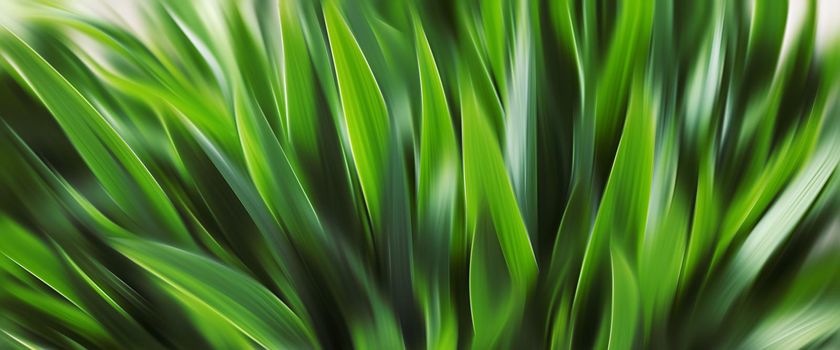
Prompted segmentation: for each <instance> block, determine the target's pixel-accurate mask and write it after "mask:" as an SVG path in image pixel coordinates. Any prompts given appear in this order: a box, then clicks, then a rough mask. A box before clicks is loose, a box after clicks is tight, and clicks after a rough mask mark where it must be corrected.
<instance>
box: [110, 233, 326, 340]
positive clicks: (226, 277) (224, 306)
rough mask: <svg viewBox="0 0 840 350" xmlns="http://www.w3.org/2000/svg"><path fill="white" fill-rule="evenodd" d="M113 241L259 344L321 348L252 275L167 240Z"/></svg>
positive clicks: (306, 330)
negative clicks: (232, 268)
mask: <svg viewBox="0 0 840 350" xmlns="http://www.w3.org/2000/svg"><path fill="white" fill-rule="evenodd" d="M112 243H113V244H114V246H115V247H116V248H117V249H118V250H119V251H120V252H122V253H123V254H125V255H126V256H127V257H128V258H130V259H131V260H133V261H134V262H136V263H137V264H139V265H140V266H142V267H143V268H144V269H146V270H147V271H149V273H151V274H153V275H154V276H156V277H157V278H159V279H160V281H161V282H162V283H165V284H166V285H169V286H171V287H172V288H174V289H175V290H177V291H178V292H181V293H184V295H186V296H189V297H190V298H192V299H194V300H196V301H200V302H202V303H204V304H205V305H206V306H207V307H210V308H212V309H213V311H215V312H217V313H218V314H219V315H221V316H222V317H224V318H225V319H226V320H227V321H228V322H230V323H231V324H232V325H234V326H235V327H236V328H238V329H239V330H240V331H242V332H243V333H245V334H246V335H247V336H248V337H250V338H251V339H253V340H254V341H256V342H257V343H259V344H260V345H261V346H264V347H267V348H282V347H286V346H293V347H297V348H317V347H318V345H317V341H316V340H315V339H314V337H313V334H312V331H311V329H310V328H309V326H307V325H306V324H305V323H304V322H303V321H302V320H301V319H300V318H299V317H298V316H297V315H295V314H294V313H292V311H291V310H290V309H289V308H288V307H287V306H286V305H284V304H283V303H282V302H281V301H280V300H279V299H277V297H275V296H274V295H272V294H271V293H270V292H269V291H268V290H267V289H265V288H264V287H262V286H261V285H260V284H258V283H257V282H255V281H253V280H251V279H250V278H248V277H246V276H244V275H242V274H240V273H238V272H236V271H234V270H231V269H230V268H228V267H226V266H224V265H221V264H219V263H217V262H214V261H212V260H210V259H207V258H205V257H202V256H199V255H196V254H194V253H190V252H187V251H184V250H181V249H178V248H175V247H171V246H167V245H164V244H158V243H148V242H143V241H139V240H128V239H115V240H113V241H112Z"/></svg>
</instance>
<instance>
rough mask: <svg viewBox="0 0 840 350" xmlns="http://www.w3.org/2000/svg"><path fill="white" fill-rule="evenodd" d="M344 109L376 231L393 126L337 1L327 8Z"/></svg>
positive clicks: (354, 156) (355, 159) (327, 21)
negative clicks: (389, 139)
mask: <svg viewBox="0 0 840 350" xmlns="http://www.w3.org/2000/svg"><path fill="white" fill-rule="evenodd" d="M324 18H325V21H326V25H327V32H328V33H329V38H330V48H331V49H332V56H333V62H334V64H335V74H336V79H337V80H338V89H339V92H340V94H341V106H342V109H343V112H344V119H345V120H346V121H347V130H348V132H349V134H350V144H351V146H352V153H353V159H354V161H355V162H356V171H358V173H359V180H360V182H361V184H362V190H363V191H364V196H365V203H367V206H368V210H369V213H370V217H371V220H372V221H373V225H374V227H375V228H378V227H379V225H382V222H381V220H382V200H383V198H382V196H383V195H384V194H383V193H382V186H383V185H384V184H385V174H386V171H387V168H388V166H387V162H388V144H389V143H388V136H389V131H390V126H389V125H390V123H389V121H388V110H387V108H386V107H385V100H384V99H383V97H382V93H381V92H380V91H379V86H378V85H377V84H376V79H375V78H374V76H373V72H372V71H371V69H370V66H369V65H368V63H367V60H366V59H365V56H364V54H363V53H362V50H361V48H360V47H359V44H358V43H357V42H356V38H355V37H353V33H352V32H351V31H350V27H349V26H348V25H347V22H346V21H345V20H344V17H343V16H342V14H341V11H340V10H339V7H338V5H337V4H336V1H335V0H329V1H327V3H326V4H325V5H324Z"/></svg>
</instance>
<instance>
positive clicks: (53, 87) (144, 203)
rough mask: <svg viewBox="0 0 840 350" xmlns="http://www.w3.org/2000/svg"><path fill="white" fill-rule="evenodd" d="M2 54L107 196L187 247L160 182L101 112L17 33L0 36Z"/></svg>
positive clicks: (152, 231)
mask: <svg viewBox="0 0 840 350" xmlns="http://www.w3.org/2000/svg"><path fill="white" fill-rule="evenodd" d="M3 57H4V59H5V60H6V61H7V62H8V64H9V65H10V66H12V67H13V68H14V69H15V71H16V72H17V74H19V76H20V78H21V79H22V81H23V82H25V83H26V84H27V85H28V86H29V87H30V88H31V89H32V91H33V92H34V93H35V94H36V95H37V96H38V98H39V99H40V100H41V102H42V103H44V105H45V106H46V107H47V108H48V109H49V110H50V111H51V112H52V113H53V116H54V117H55V119H56V121H58V123H59V124H60V125H61V127H62V129H64V132H65V133H66V134H67V136H68V137H69V138H70V140H71V142H72V143H73V145H74V147H75V148H76V150H77V151H78V152H79V154H80V155H81V156H82V158H83V159H84V160H85V162H86V163H87V164H88V166H89V167H90V169H91V170H92V171H93V173H94V174H95V175H96V177H97V178H98V179H99V181H100V183H101V184H102V186H103V187H105V189H106V190H107V191H108V193H109V194H110V195H111V198H113V199H114V201H116V202H117V203H118V204H119V205H120V206H121V207H122V208H123V209H124V210H126V211H127V212H128V213H130V214H132V215H134V217H135V219H136V222H134V223H133V224H134V225H137V226H138V227H142V228H144V231H146V234H149V235H153V236H156V237H158V238H160V239H164V240H166V241H169V242H173V243H177V244H179V245H181V246H183V247H192V246H193V242H192V240H191V238H190V236H189V233H188V232H187V230H186V228H185V227H184V224H183V223H182V222H181V220H180V218H179V217H178V213H177V212H176V210H175V208H174V207H173V205H172V203H171V202H170V201H169V199H168V198H167V197H166V194H165V193H164V192H163V190H162V189H161V187H160V185H159V184H158V183H157V182H156V181H155V179H154V178H153V177H152V175H151V174H150V173H149V171H148V170H147V169H146V167H145V166H144V165H143V163H141V162H140V160H139V159H138V158H137V155H136V154H135V153H134V152H133V151H132V150H131V148H129V146H128V145H127V144H126V143H125V141H124V140H123V139H122V138H121V137H120V136H119V135H118V134H117V132H116V131H114V129H113V128H112V127H111V126H110V125H109V124H108V123H107V121H106V120H105V119H104V118H103V117H102V115H100V114H99V112H97V111H96V109H94V108H93V106H92V105H91V104H90V103H89V102H88V101H87V100H85V98H84V97H82V95H81V94H79V92H78V91H77V90H76V89H75V88H73V86H72V85H70V83H69V82H68V81H67V80H66V79H64V78H63V77H62V76H61V74H59V73H58V72H57V71H56V70H55V69H54V68H53V67H51V66H50V65H49V64H48V63H47V62H46V61H45V60H44V59H43V58H42V57H41V56H39V55H38V54H37V53H36V52H35V51H34V50H32V48H31V47H29V46H28V45H27V44H26V43H25V42H23V40H22V39H20V38H19V37H18V36H16V35H14V34H11V38H9V39H8V40H4V41H3Z"/></svg>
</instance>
